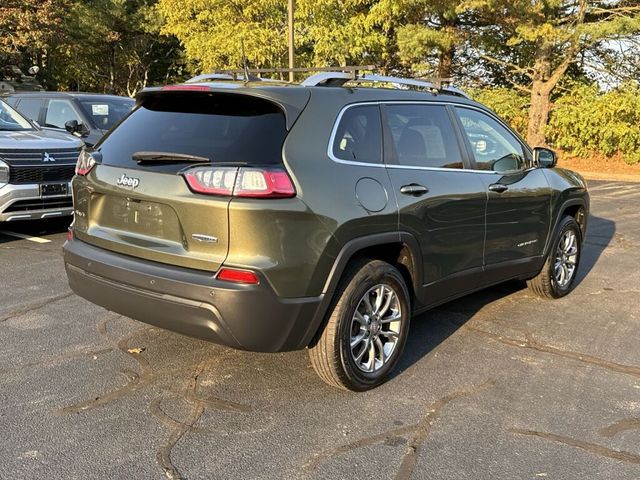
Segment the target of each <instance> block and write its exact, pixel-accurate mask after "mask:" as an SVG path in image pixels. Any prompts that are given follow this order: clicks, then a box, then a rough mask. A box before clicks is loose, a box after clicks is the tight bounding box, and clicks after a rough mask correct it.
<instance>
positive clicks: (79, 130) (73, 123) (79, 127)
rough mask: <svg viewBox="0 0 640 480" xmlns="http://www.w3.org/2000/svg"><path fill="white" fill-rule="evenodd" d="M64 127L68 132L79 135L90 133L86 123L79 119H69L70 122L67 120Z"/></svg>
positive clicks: (84, 135)
mask: <svg viewBox="0 0 640 480" xmlns="http://www.w3.org/2000/svg"><path fill="white" fill-rule="evenodd" d="M64 129H65V130H66V131H67V132H69V133H72V134H73V135H76V136H78V137H86V136H87V135H89V130H88V129H87V127H85V126H84V124H82V123H80V122H78V121H77V120H69V121H68V122H65V124H64Z"/></svg>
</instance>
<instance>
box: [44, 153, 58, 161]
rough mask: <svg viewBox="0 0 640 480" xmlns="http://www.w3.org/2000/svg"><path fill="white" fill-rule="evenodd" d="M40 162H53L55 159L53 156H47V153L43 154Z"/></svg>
mask: <svg viewBox="0 0 640 480" xmlns="http://www.w3.org/2000/svg"><path fill="white" fill-rule="evenodd" d="M42 161H43V162H55V161H56V159H55V158H54V157H53V155H49V152H44V153H43V154H42Z"/></svg>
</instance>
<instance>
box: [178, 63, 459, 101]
mask: <svg viewBox="0 0 640 480" xmlns="http://www.w3.org/2000/svg"><path fill="white" fill-rule="evenodd" d="M376 70H377V68H376V67H375V66H374V65H359V66H346V67H317V68H306V67H298V68H253V69H247V70H243V69H236V70H223V71H219V72H214V73H205V74H202V75H198V76H195V77H193V78H191V79H189V80H187V81H186V82H185V83H198V82H203V81H207V80H210V81H227V82H280V80H274V79H270V78H262V77H258V76H257V75H256V74H262V73H288V72H296V73H312V72H316V73H315V74H313V75H311V76H310V77H308V78H307V79H305V80H304V81H302V83H301V85H302V86H305V87H341V86H343V85H345V84H347V83H388V84H392V85H395V86H397V87H398V88H402V86H403V87H406V88H411V87H413V88H422V89H425V90H429V91H431V92H433V93H444V94H448V95H456V96H458V97H463V98H469V96H468V95H467V94H466V93H464V92H463V91H462V90H460V89H458V88H456V87H453V86H451V79H450V78H440V79H433V80H430V79H421V78H403V77H391V76H386V75H377V74H375V73H361V72H371V71H376Z"/></svg>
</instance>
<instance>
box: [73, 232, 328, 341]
mask: <svg viewBox="0 0 640 480" xmlns="http://www.w3.org/2000/svg"><path fill="white" fill-rule="evenodd" d="M64 261H65V268H66V270H67V276H68V278H69V285H70V286H71V289H72V290H73V291H74V292H75V293H76V294H78V295H79V296H81V297H83V298H86V299H87V300H89V301H91V302H93V303H95V304H97V305H100V306H102V307H104V308H106V309H108V310H111V311H114V312H116V313H120V314H122V315H125V316H127V317H130V318H133V319H135V320H139V321H142V322H145V323H148V324H151V325H155V326H157V327H160V328H165V329H167V330H172V331H174V332H178V333H182V334H184V335H189V336H192V337H196V338H201V339H203V340H208V341H211V342H214V343H219V344H222V345H226V346H229V347H232V348H238V349H242V350H251V351H257V352H278V351H287V350H298V349H302V348H305V347H306V346H307V344H308V342H309V340H310V338H309V337H310V336H312V335H313V333H312V332H311V333H310V332H309V327H310V324H311V319H312V318H314V316H315V314H316V311H317V310H318V306H319V304H320V301H321V300H322V297H310V298H291V299H290V298H280V297H278V296H277V295H276V294H275V293H274V292H273V290H272V289H271V287H270V286H269V283H268V282H267V281H266V279H264V278H261V282H260V284H259V285H238V284H233V283H228V282H222V281H219V280H216V279H215V278H213V274H212V273H210V272H205V271H200V270H191V269H185V268H178V267H173V266H169V265H163V264H160V263H155V262H149V261H145V260H140V259H135V258H132V257H128V256H126V255H121V254H117V253H113V252H110V251H108V250H104V249H101V248H98V247H94V246H92V245H89V244H87V243H85V242H82V241H79V240H75V239H74V240H72V241H69V242H67V243H65V245H64Z"/></svg>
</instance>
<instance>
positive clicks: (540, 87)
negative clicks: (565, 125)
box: [527, 80, 555, 147]
mask: <svg viewBox="0 0 640 480" xmlns="http://www.w3.org/2000/svg"><path fill="white" fill-rule="evenodd" d="M554 86H555V85H554ZM550 111H551V88H549V85H548V84H547V82H541V81H539V80H536V81H534V82H533V87H532V89H531V106H530V107H529V125H528V127H527V142H528V143H529V145H531V146H532V147H541V146H544V145H545V144H546V142H545V134H544V130H545V127H546V126H547V122H548V121H549V112H550Z"/></svg>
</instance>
